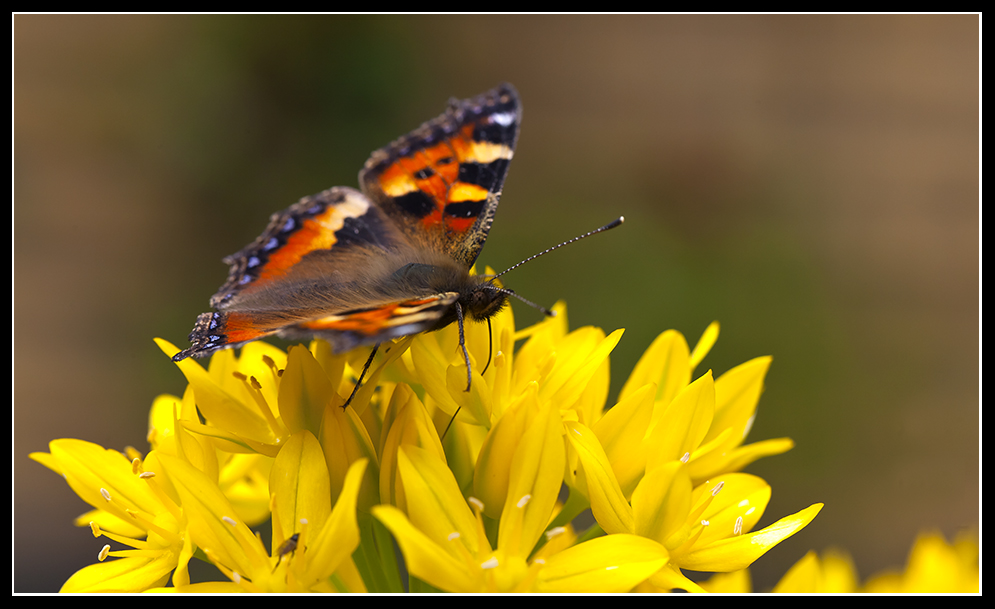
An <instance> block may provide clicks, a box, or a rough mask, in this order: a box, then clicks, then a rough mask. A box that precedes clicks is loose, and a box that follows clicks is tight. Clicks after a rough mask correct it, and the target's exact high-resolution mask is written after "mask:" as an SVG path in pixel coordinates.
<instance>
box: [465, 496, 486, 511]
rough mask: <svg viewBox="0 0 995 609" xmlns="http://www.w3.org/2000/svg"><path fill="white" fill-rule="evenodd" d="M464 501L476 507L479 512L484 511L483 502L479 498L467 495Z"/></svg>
mask: <svg viewBox="0 0 995 609" xmlns="http://www.w3.org/2000/svg"><path fill="white" fill-rule="evenodd" d="M466 501H467V503H469V504H470V505H472V506H473V507H474V508H476V509H477V510H478V511H481V512H483V511H484V502H483V501H481V500H480V499H477V498H476V497H467V499H466Z"/></svg>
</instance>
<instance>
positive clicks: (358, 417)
mask: <svg viewBox="0 0 995 609" xmlns="http://www.w3.org/2000/svg"><path fill="white" fill-rule="evenodd" d="M556 311H557V313H558V315H557V316H555V317H550V318H547V319H546V320H544V321H543V322H541V323H539V324H536V325H534V326H532V327H529V328H526V329H524V330H520V331H516V330H515V326H514V319H513V316H512V313H511V310H510V308H509V309H506V310H505V311H504V312H502V313H501V314H499V315H498V316H496V317H495V318H493V319H492V324H491V326H490V327H488V326H486V325H483V324H468V325H467V326H466V328H465V343H466V347H467V350H468V352H469V363H470V372H469V376H470V379H471V382H470V388H469V391H467V377H468V371H467V366H466V361H465V360H464V357H463V352H462V350H461V349H460V348H459V344H458V341H459V338H458V333H457V330H456V328H455V327H454V326H450V327H449V328H446V329H443V330H441V331H438V332H432V333H427V334H421V335H418V336H415V337H406V338H404V339H400V340H398V341H396V342H395V343H392V344H385V345H381V348H380V354H379V355H378V357H377V359H375V360H374V363H373V364H372V366H371V367H370V369H369V371H368V372H367V375H366V380H365V381H364V383H363V385H362V386H361V387H360V388H359V390H358V391H357V392H356V394H355V396H354V397H353V398H352V400H351V402H350V403H349V406H348V407H346V408H344V407H343V406H344V405H345V403H346V398H347V396H349V395H350V394H351V393H352V392H353V389H354V385H355V382H356V378H357V377H358V376H359V372H360V371H361V370H362V368H363V364H364V362H366V360H367V356H368V355H369V351H368V350H367V351H366V352H363V350H358V351H355V352H352V353H349V354H344V355H338V354H333V353H332V352H331V350H330V348H329V346H328V344H327V343H325V342H323V341H320V340H316V341H314V342H312V343H311V345H310V347H309V348H306V347H303V346H296V347H291V348H290V349H289V350H288V351H287V352H286V353H284V352H283V351H281V350H279V349H277V348H275V347H273V346H271V345H267V344H264V343H259V342H256V343H251V344H249V345H246V346H245V347H244V348H243V349H242V350H241V352H240V355H239V356H238V357H237V358H236V356H235V354H234V353H233V352H232V351H230V350H228V351H221V352H218V353H216V354H215V355H214V356H213V357H212V359H211V361H210V364H209V366H208V367H207V369H204V368H203V367H202V366H201V365H200V364H199V363H197V362H195V361H193V360H190V359H186V360H183V361H181V362H178V363H177V364H176V365H177V366H178V367H179V368H180V370H181V371H182V373H183V374H184V376H185V377H186V379H187V381H188V386H187V389H186V391H185V392H184V394H183V396H182V397H176V396H160V397H159V398H157V399H156V400H155V401H154V403H153V406H152V410H151V414H150V417H149V436H148V440H149V443H150V445H151V450H150V451H149V452H148V453H147V454H145V455H144V456H143V455H141V454H139V453H138V452H137V451H135V450H134V449H128V450H127V451H126V452H127V456H125V455H124V454H122V453H120V452H117V451H113V450H105V449H103V448H101V447H99V446H96V445H94V444H90V443H87V442H83V441H80V440H55V441H53V442H52V443H51V444H50V452H49V453H35V454H33V455H32V457H33V458H34V459H35V460H37V461H39V462H40V463H42V464H43V465H45V466H47V467H49V468H50V469H52V470H54V471H55V472H57V473H60V474H62V475H63V476H64V477H65V479H66V480H67V481H68V482H69V484H70V486H71V487H72V488H73V490H74V491H75V492H76V493H77V494H79V495H80V497H82V498H83V499H84V500H85V501H86V502H87V503H89V504H90V505H91V506H93V508H94V509H93V510H92V511H91V512H89V513H87V514H84V515H83V516H81V517H80V518H79V519H78V523H79V524H80V525H82V526H86V525H89V526H90V528H91V530H92V531H93V534H94V535H95V536H104V537H107V538H108V539H110V540H111V541H113V542H116V543H117V544H120V545H121V546H124V547H126V548H128V549H120V550H114V551H111V550H110V546H109V545H108V546H105V547H104V550H102V551H101V553H100V556H99V558H100V562H98V563H96V564H93V565H90V566H88V567H85V568H83V569H81V570H80V571H78V572H77V573H76V574H74V575H73V576H72V577H71V578H70V579H69V581H67V582H66V584H65V586H64V587H63V591H67V592H83V591H127V592H135V591H144V590H154V589H162V588H163V587H164V586H166V585H167V583H171V585H172V588H171V589H175V590H177V591H188V592H234V591H250V592H264V591H273V592H305V591H314V592H334V591H339V592H362V591H367V590H369V591H375V592H399V591H402V590H404V589H408V590H410V591H414V592H418V591H421V592H427V591H448V592H464V593H465V592H624V591H630V590H639V591H669V590H672V589H682V590H688V591H703V590H704V589H703V588H702V587H701V585H699V584H697V583H695V582H693V581H691V580H690V579H688V578H687V577H686V575H685V574H684V571H685V570H693V571H706V572H709V571H710V572H723V573H725V572H736V571H739V570H742V569H745V568H746V567H748V566H749V565H750V564H752V563H753V561H755V560H757V559H758V558H759V557H760V556H762V555H763V554H764V553H765V552H766V551H767V550H769V549H770V548H771V547H773V546H774V545H776V544H777V543H779V542H780V541H782V540H784V539H786V538H787V537H789V536H791V535H793V534H794V533H796V532H797V531H799V530H800V529H801V528H803V527H805V526H806V525H807V524H808V523H809V522H811V521H812V519H813V518H814V517H815V516H816V514H817V513H818V512H819V510H820V509H821V507H822V505H821V504H814V505H812V506H810V507H807V508H804V509H802V510H801V511H799V512H797V513H795V514H792V515H790V516H786V517H784V518H781V519H780V520H777V521H776V522H774V523H773V524H771V525H770V526H767V527H765V528H763V529H760V530H754V527H756V526H757V524H758V522H759V521H760V519H761V517H762V515H763V513H764V510H765V508H766V506H767V503H768V501H769V499H770V496H771V488H770V485H768V484H767V483H766V482H765V481H764V480H762V479H760V478H758V477H757V476H753V475H750V474H745V473H741V472H740V470H741V469H742V468H743V467H744V466H746V465H747V464H749V463H751V462H752V461H754V460H756V459H758V458H760V457H763V456H768V455H774V454H778V453H782V452H784V451H786V450H788V449H790V448H791V446H792V443H791V441H790V440H788V439H778V440H767V441H762V442H757V443H753V444H745V443H744V440H745V438H746V436H747V434H748V432H749V430H750V426H751V423H752V421H753V417H754V414H755V411H756V407H757V402H758V400H759V397H760V394H761V392H762V389H763V381H764V377H765V375H766V372H767V369H768V367H769V365H770V358H767V357H761V358H757V359H754V360H751V361H748V362H746V363H744V364H742V365H740V366H737V367H736V368H733V369H732V370H729V371H727V372H725V373H724V374H722V375H721V376H719V377H718V378H713V375H712V372H711V371H707V372H705V373H703V374H699V375H697V376H695V370H696V368H698V366H699V365H700V363H701V362H702V360H703V359H704V358H705V356H706V354H707V353H708V351H709V350H710V348H711V347H712V346H713V344H714V343H715V341H716V339H717V337H718V325H717V324H712V325H711V326H710V327H709V328H708V329H707V330H706V331H705V333H704V335H703V336H702V337H701V339H700V340H699V341H698V344H697V345H696V346H695V347H694V349H690V348H689V346H688V343H687V341H686V340H685V339H684V337H683V336H682V335H681V334H679V333H677V332H675V331H667V332H664V333H663V334H661V335H660V336H659V337H658V338H657V339H656V340H655V341H654V342H653V344H652V345H651V346H650V347H649V349H648V350H647V351H646V352H645V354H644V355H643V356H642V358H641V359H640V361H639V363H638V364H637V366H636V367H635V369H634V370H633V372H632V374H631V375H630V376H629V378H628V380H627V381H626V383H625V385H624V387H623V389H622V391H621V394H620V396H619V399H618V403H617V404H614V405H613V406H612V407H610V408H606V400H607V395H608V386H609V364H608V357H609V354H610V353H611V351H612V349H613V348H614V347H615V345H616V344H617V343H618V341H619V339H620V338H621V335H622V331H621V330H619V331H616V332H613V333H611V334H609V335H606V334H605V333H604V332H603V331H602V330H600V329H598V328H593V327H586V328H580V329H577V330H574V331H572V332H571V331H569V330H568V327H567V320H566V311H565V307H563V306H562V305H559V306H557V307H556ZM519 341H520V342H521V344H520V347H519V348H518V349H517V350H516V349H515V345H516V343H517V342H519ZM157 342H158V344H159V346H160V348H161V349H162V351H163V352H164V353H165V355H166V356H172V355H174V354H175V353H177V352H178V349H177V348H176V347H174V346H173V345H171V344H169V343H167V342H166V341H162V340H159V341H157ZM588 508H589V509H590V510H591V512H592V513H593V516H594V518H595V520H596V524H595V525H593V526H592V527H590V528H589V529H587V530H585V531H578V530H575V528H574V526H573V524H572V523H573V522H574V520H575V518H576V517H577V516H578V515H579V514H580V513H581V512H583V511H584V510H586V509H588ZM266 521H269V522H270V523H271V529H272V535H271V539H269V540H268V543H265V542H264V541H263V539H262V537H261V535H259V534H258V533H254V532H253V530H252V528H253V527H257V526H258V525H260V524H263V523H264V522H266ZM391 537H393V539H394V540H396V542H397V545H398V546H399V547H400V549H401V553H402V554H403V562H404V564H405V565H406V568H407V573H408V581H407V582H404V581H402V577H401V575H400V571H399V569H398V557H396V556H395V553H394V549H393V544H392V543H391ZM108 556H110V557H115V558H116V560H109V561H105V560H104V559H105V558H107V557H108ZM195 557H196V558H198V559H201V560H206V561H209V562H211V563H213V564H214V565H216V566H217V567H218V569H219V570H220V571H221V573H223V574H224V575H225V576H226V577H227V580H226V581H221V582H202V583H194V584H192V583H190V578H189V575H188V570H187V566H188V563H189V561H190V559H191V558H195ZM170 578H171V582H170Z"/></svg>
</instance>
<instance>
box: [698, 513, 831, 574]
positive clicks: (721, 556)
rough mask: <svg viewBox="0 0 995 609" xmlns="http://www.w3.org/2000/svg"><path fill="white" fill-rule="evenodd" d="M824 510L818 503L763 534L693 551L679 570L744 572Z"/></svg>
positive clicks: (718, 543) (737, 538)
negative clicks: (742, 570) (741, 570)
mask: <svg viewBox="0 0 995 609" xmlns="http://www.w3.org/2000/svg"><path fill="white" fill-rule="evenodd" d="M821 509H822V504H821V503H816V504H814V505H811V506H809V507H807V508H805V509H804V510H802V511H800V512H798V513H795V514H792V515H791V516H785V517H784V518H782V519H780V520H778V521H777V522H775V523H774V524H772V525H770V526H769V527H767V528H765V529H762V530H760V531H756V532H754V533H750V534H748V535H739V536H736V537H731V538H728V539H724V540H722V541H717V542H715V543H712V544H709V545H707V546H705V547H703V548H701V549H700V550H693V551H692V552H691V553H690V554H688V555H687V556H684V557H682V558H681V562H680V566H681V567H682V568H685V569H692V570H695V571H736V570H738V569H745V568H746V567H748V566H750V564H752V563H753V561H755V560H756V559H758V558H760V557H761V556H763V555H764V554H765V553H766V552H767V550H770V549H771V548H773V547H774V546H776V545H777V544H779V543H781V542H782V541H784V540H785V539H787V538H788V537H791V536H792V535H794V534H795V533H797V532H798V531H800V530H801V529H803V528H805V526H807V525H808V523H810V522H812V519H813V518H815V516H816V515H817V514H818V513H819V510H821Z"/></svg>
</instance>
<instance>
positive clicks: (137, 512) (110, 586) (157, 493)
mask: <svg viewBox="0 0 995 609" xmlns="http://www.w3.org/2000/svg"><path fill="white" fill-rule="evenodd" d="M49 450H50V451H51V452H48V453H32V454H31V458H32V459H34V460H35V461H38V462H39V463H41V464H42V465H44V466H46V467H48V468H49V469H51V470H52V471H54V472H56V473H57V474H61V475H62V476H63V477H64V478H65V479H66V482H68V483H69V486H70V487H71V488H72V489H73V491H74V492H75V493H76V494H77V495H79V496H80V498H82V499H83V500H84V501H86V502H87V503H89V504H90V505H92V506H93V507H94V508H96V509H94V510H93V511H91V512H88V513H86V514H84V515H82V516H80V517H79V518H77V520H76V524H77V525H79V526H87V525H89V526H90V529H91V531H92V532H93V535H94V536H95V537H100V536H105V537H107V538H109V539H111V540H113V541H115V542H118V543H121V544H124V545H126V546H130V547H131V548H133V549H131V550H116V551H111V550H110V546H109V545H106V546H104V548H103V549H102V550H101V551H100V554H99V556H98V558H99V560H100V562H99V563H97V564H94V565H90V566H88V567H84V568H83V569H81V570H79V571H77V572H76V573H75V574H73V575H72V577H70V578H69V580H68V581H67V582H66V583H65V584H64V585H63V586H62V590H61V591H62V592H140V591H142V590H146V589H148V588H151V587H155V586H161V585H163V584H164V583H165V582H166V581H167V580H168V579H169V575H170V573H172V572H173V570H174V569H176V573H175V574H174V575H173V580H174V582H179V583H186V581H188V577H187V572H186V566H187V562H188V561H189V560H190V557H191V555H192V554H193V550H192V548H191V545H190V541H189V539H187V538H186V535H185V530H184V528H185V522H184V516H183V514H182V511H181V510H180V508H179V506H178V505H177V504H176V503H175V502H174V501H173V499H171V498H170V496H169V494H168V493H167V489H164V487H163V485H160V484H159V481H157V480H156V476H155V474H154V473H153V472H152V471H147V470H146V469H144V466H143V464H142V461H141V459H140V458H138V457H137V455H136V456H135V457H134V458H133V459H132V460H130V461H129V459H128V458H127V457H125V456H124V455H123V454H121V453H119V452H117V451H113V450H106V449H104V448H102V447H100V446H98V445H96V444H91V443H90V442H84V441H82V440H68V439H66V440H53V441H52V442H50V443H49ZM156 463H157V458H156V454H155V453H154V452H153V453H150V454H149V457H148V458H147V459H146V460H145V465H152V466H155V464H156ZM166 486H167V487H168V484H167V485H166ZM108 556H111V557H115V558H118V559H119V560H112V561H108V562H105V559H106V558H107V557H108Z"/></svg>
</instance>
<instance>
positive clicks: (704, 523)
mask: <svg viewBox="0 0 995 609" xmlns="http://www.w3.org/2000/svg"><path fill="white" fill-rule="evenodd" d="M710 524H712V523H711V522H708V521H707V520H702V521H701V526H703V527H707V526H708V525H710Z"/></svg>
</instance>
